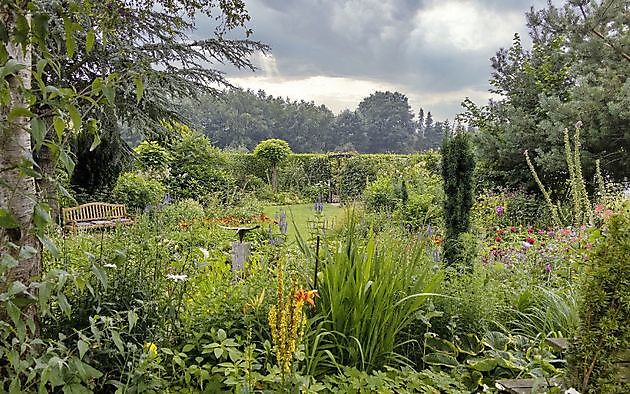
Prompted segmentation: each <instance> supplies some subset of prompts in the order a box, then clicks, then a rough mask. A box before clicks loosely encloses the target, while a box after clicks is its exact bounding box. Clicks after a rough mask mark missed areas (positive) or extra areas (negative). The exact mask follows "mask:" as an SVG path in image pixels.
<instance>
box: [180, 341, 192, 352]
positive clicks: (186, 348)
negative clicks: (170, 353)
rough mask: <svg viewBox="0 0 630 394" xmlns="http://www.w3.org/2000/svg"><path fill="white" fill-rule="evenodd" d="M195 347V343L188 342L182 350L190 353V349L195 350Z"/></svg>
mask: <svg viewBox="0 0 630 394" xmlns="http://www.w3.org/2000/svg"><path fill="white" fill-rule="evenodd" d="M194 348H195V345H192V344H190V343H189V344H187V345H185V346H184V348H183V349H182V352H184V353H188V352H189V351H191V350H193V349H194Z"/></svg>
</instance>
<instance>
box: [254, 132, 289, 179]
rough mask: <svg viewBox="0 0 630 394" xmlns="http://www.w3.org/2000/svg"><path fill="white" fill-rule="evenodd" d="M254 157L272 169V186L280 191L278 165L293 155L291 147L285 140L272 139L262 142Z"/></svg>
mask: <svg viewBox="0 0 630 394" xmlns="http://www.w3.org/2000/svg"><path fill="white" fill-rule="evenodd" d="M253 153H254V156H255V157H257V158H259V159H262V160H263V161H265V162H266V163H267V165H268V166H269V167H270V168H271V185H272V186H273V190H274V192H275V191H277V190H278V165H279V164H280V163H282V161H283V160H284V159H286V157H287V156H288V155H289V154H290V153H291V147H290V146H289V144H288V143H287V142H286V141H284V140H279V139H276V138H271V139H268V140H264V141H261V142H260V143H259V144H258V145H256V147H255V148H254V152H253Z"/></svg>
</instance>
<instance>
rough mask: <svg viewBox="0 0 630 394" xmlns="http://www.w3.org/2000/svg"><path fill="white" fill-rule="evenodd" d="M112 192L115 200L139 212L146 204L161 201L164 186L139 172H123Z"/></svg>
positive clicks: (154, 203) (164, 191)
mask: <svg viewBox="0 0 630 394" xmlns="http://www.w3.org/2000/svg"><path fill="white" fill-rule="evenodd" d="M113 192H114V199H115V201H116V202H118V203H121V204H125V205H127V207H128V208H129V209H130V210H131V211H135V212H139V211H141V210H143V209H144V208H145V207H146V206H147V205H156V204H158V203H159V202H161V201H162V199H163V198H164V194H165V193H166V188H165V187H164V185H163V184H162V183H161V182H160V181H158V180H155V179H153V178H151V177H149V176H147V175H145V174H143V173H141V172H125V173H123V174H121V175H120V176H119V177H118V180H117V181H116V185H115V186H114V190H113Z"/></svg>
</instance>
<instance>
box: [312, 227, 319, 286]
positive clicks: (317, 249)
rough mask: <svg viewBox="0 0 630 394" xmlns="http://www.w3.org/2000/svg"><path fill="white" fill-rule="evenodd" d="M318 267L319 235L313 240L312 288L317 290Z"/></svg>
mask: <svg viewBox="0 0 630 394" xmlns="http://www.w3.org/2000/svg"><path fill="white" fill-rule="evenodd" d="M318 268H319V235H318V236H317V240H316V241H315V278H314V280H313V289H314V290H317V270H318Z"/></svg>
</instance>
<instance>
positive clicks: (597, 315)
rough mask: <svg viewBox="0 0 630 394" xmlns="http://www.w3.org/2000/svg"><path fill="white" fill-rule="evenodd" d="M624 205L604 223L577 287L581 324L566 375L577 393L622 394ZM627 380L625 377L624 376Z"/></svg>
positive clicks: (629, 308)
mask: <svg viewBox="0 0 630 394" xmlns="http://www.w3.org/2000/svg"><path fill="white" fill-rule="evenodd" d="M628 234H630V204H629V203H626V205H625V207H624V210H623V211H622V213H619V214H617V215H615V216H613V217H612V218H611V219H610V221H609V222H608V233H607V234H606V235H605V239H604V242H602V243H601V244H600V245H599V246H598V247H597V248H596V249H595V250H594V251H593V253H592V255H591V258H590V259H589V260H588V261H587V264H586V268H585V272H584V275H583V276H582V278H583V282H582V284H581V306H580V317H581V320H582V322H581V324H580V328H579V330H578V331H577V337H576V340H575V343H574V344H573V345H574V346H573V347H572V348H571V359H570V365H571V375H572V378H573V383H574V384H575V386H576V387H577V388H578V390H580V392H583V393H628V392H630V382H628V381H626V382H625V383H622V382H621V380H620V376H618V375H617V373H616V371H615V365H614V362H615V359H616V358H618V357H620V354H623V353H625V356H624V357H625V360H627V357H628V353H630V330H629V329H628V327H629V326H630V264H628V261H630V237H628ZM617 361H621V360H617ZM626 377H627V376H626Z"/></svg>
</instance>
